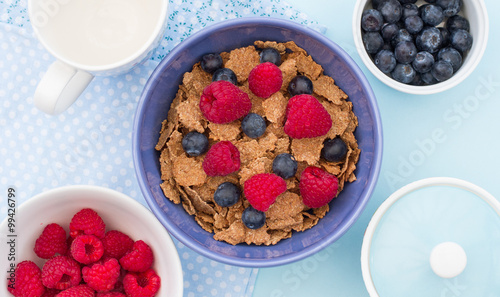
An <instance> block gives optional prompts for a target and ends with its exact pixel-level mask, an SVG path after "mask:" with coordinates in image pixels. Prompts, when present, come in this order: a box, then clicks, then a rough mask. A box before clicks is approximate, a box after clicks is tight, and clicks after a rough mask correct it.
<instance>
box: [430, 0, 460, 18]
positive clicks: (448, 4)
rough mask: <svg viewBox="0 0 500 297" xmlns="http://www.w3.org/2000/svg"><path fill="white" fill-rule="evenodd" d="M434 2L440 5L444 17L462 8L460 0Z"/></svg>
mask: <svg viewBox="0 0 500 297" xmlns="http://www.w3.org/2000/svg"><path fill="white" fill-rule="evenodd" d="M436 4H437V5H439V6H441V8H442V9H443V14H444V16H446V17H451V16H454V15H456V14H457V13H459V12H460V10H461V9H462V0H437V1H436Z"/></svg>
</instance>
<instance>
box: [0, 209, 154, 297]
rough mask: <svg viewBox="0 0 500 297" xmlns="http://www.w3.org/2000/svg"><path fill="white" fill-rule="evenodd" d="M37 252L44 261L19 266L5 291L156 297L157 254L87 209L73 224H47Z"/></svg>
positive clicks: (24, 296)
mask: <svg viewBox="0 0 500 297" xmlns="http://www.w3.org/2000/svg"><path fill="white" fill-rule="evenodd" d="M33 251H34V252H35V254H36V255H37V256H38V257H40V258H41V259H44V260H46V261H45V263H44V265H43V267H42V268H41V269H40V267H38V266H37V264H35V263H34V262H33V261H29V260H26V261H22V262H20V263H18V264H17V265H16V270H15V276H14V277H13V278H10V279H9V281H8V284H7V286H8V287H7V288H8V290H9V292H10V293H11V294H13V295H14V296H16V297H51V296H57V297H121V296H123V297H125V296H136V297H137V296H144V297H150V296H155V295H156V293H157V292H158V290H159V289H160V283H161V281H160V277H159V276H158V275H157V274H156V272H155V271H154V270H153V268H152V265H153V261H154V255H153V251H152V250H151V248H150V247H149V245H148V244H147V243H145V242H144V241H142V240H137V241H134V240H132V239H131V238H130V237H129V236H128V235H126V234H125V233H122V232H121V231H118V230H109V231H107V232H106V225H105V223H104V221H103V220H102V218H101V217H100V216H99V214H98V213H97V212H96V211H94V210H92V209H90V208H84V209H82V210H80V211H79V212H78V213H76V214H75V215H74V216H73V218H72V219H71V222H70V224H69V236H67V235H66V231H65V230H64V228H63V227H61V226H60V225H59V224H56V223H51V224H48V225H47V226H46V227H45V228H44V230H43V231H42V233H41V234H40V236H39V237H38V238H37V239H36V242H35V246H34V248H33Z"/></svg>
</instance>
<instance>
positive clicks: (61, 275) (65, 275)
mask: <svg viewBox="0 0 500 297" xmlns="http://www.w3.org/2000/svg"><path fill="white" fill-rule="evenodd" d="M81 280H82V275H81V271H80V265H78V263H77V262H76V261H75V260H73V259H71V258H69V257H67V256H56V257H54V258H52V259H50V260H48V261H47V262H45V264H44V265H43V267H42V283H43V285H44V286H46V287H47V288H52V289H58V290H66V289H68V288H71V287H74V286H76V285H78V284H79V283H80V281H81Z"/></svg>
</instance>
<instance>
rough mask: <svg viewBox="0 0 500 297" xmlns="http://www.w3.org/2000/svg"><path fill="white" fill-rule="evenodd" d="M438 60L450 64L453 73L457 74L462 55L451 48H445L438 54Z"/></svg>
mask: <svg viewBox="0 0 500 297" xmlns="http://www.w3.org/2000/svg"><path fill="white" fill-rule="evenodd" d="M437 57H438V59H439V60H443V61H447V62H450V64H451V66H452V67H453V72H454V73H455V72H457V71H458V69H460V67H461V66H462V55H461V54H460V52H459V51H457V50H456V49H454V48H452V47H445V48H443V49H441V50H440V51H439V52H438V55H437Z"/></svg>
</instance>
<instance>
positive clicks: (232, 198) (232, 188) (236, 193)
mask: <svg viewBox="0 0 500 297" xmlns="http://www.w3.org/2000/svg"><path fill="white" fill-rule="evenodd" d="M240 196H241V190H240V188H238V186H236V185H235V184H233V183H231V182H224V183H222V184H220V185H219V186H218V187H217V189H216V190H215V193H214V201H215V203H217V204H218V205H219V206H222V207H229V206H232V205H235V204H236V202H238V200H239V199H240Z"/></svg>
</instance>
